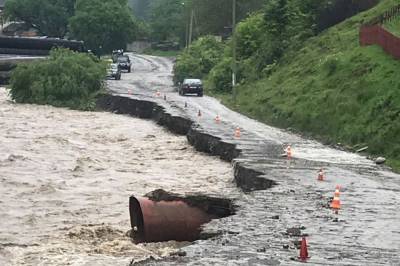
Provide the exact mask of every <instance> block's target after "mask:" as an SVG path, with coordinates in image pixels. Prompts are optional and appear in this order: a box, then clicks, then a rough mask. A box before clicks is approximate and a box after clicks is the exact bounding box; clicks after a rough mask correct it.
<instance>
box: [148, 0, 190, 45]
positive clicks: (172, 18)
mask: <svg viewBox="0 0 400 266" xmlns="http://www.w3.org/2000/svg"><path fill="white" fill-rule="evenodd" d="M149 22H150V26H151V29H152V38H153V40H155V41H166V40H172V41H179V40H180V39H181V40H184V34H185V22H184V5H183V4H182V1H181V0H154V1H153V2H152V3H151V4H150V21H149Z"/></svg>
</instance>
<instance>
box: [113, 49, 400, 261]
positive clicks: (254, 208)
mask: <svg viewBox="0 0 400 266" xmlns="http://www.w3.org/2000/svg"><path fill="white" fill-rule="evenodd" d="M131 60H132V62H133V72H132V73H130V74H128V73H124V74H123V75H122V80H120V81H110V82H109V88H110V91H111V93H113V94H117V95H123V96H125V97H132V98H138V99H147V100H151V101H155V102H158V103H159V104H160V105H162V106H165V107H166V108H168V109H169V110H170V112H172V113H174V114H176V115H179V116H185V117H189V118H191V119H192V120H193V121H197V123H198V126H199V127H200V128H202V129H203V130H204V131H205V132H208V133H210V134H212V135H215V136H218V137H220V138H222V139H223V140H224V141H226V142H231V143H235V144H237V145H238V147H240V148H241V149H242V154H241V155H240V157H239V158H237V159H235V160H234V162H233V163H235V162H241V163H244V164H246V165H247V166H249V167H250V168H254V169H256V170H258V171H262V172H263V173H264V174H265V175H264V177H265V178H266V179H269V180H273V181H275V182H276V183H277V185H276V186H274V187H272V188H270V189H268V190H261V191H254V192H251V193H243V194H242V195H240V196H237V197H236V202H237V204H238V205H239V206H240V208H239V210H238V213H237V214H236V215H234V216H231V217H227V218H224V219H221V220H215V221H212V222H211V223H210V224H208V225H207V226H206V227H205V230H206V231H209V232H218V233H220V235H219V236H218V237H217V238H214V239H209V240H202V241H196V242H195V243H194V244H193V245H191V246H189V247H187V248H185V251H186V252H187V256H186V257H183V258H181V259H179V260H172V261H165V262H164V263H165V264H177V265H181V264H182V263H184V264H187V265H210V264H219V265H222V264H224V265H278V264H281V265H287V264H297V263H300V262H296V261H295V260H294V259H296V258H297V256H298V254H299V251H298V249H296V247H295V244H296V241H298V240H299V239H300V237H299V234H297V233H293V232H289V233H288V232H287V230H288V229H290V228H300V229H301V230H300V231H301V234H306V235H308V238H307V240H308V244H309V254H310V259H309V261H308V262H309V264H312V265H400V213H399V211H398V208H399V206H400V193H399V192H400V176H399V175H398V174H394V173H393V172H391V171H389V170H388V169H387V168H385V167H378V166H376V165H375V164H374V163H373V162H372V161H370V160H367V159H366V158H365V157H362V156H359V155H357V154H353V153H349V152H345V151H341V150H337V149H333V148H331V147H328V146H324V145H322V144H320V143H318V142H316V141H313V140H309V139H305V138H303V137H301V136H299V135H295V134H292V133H289V132H286V131H283V130H280V129H277V128H274V127H270V126H267V125H265V124H262V123H259V122H257V121H254V120H252V119H250V118H247V117H245V116H243V115H240V114H238V113H236V112H234V111H232V110H230V109H228V108H226V107H225V106H223V105H222V104H221V103H220V102H219V101H218V100H216V99H214V98H211V97H207V96H204V97H194V96H186V97H183V96H179V95H178V93H177V92H176V90H175V88H174V87H173V84H172V68H173V62H172V60H170V59H167V58H159V57H152V56H145V55H133V54H132V55H131ZM157 91H159V92H160V94H161V95H159V96H158V95H157ZM164 96H165V97H166V100H164ZM185 103H186V104H187V107H186V108H185ZM199 110H200V112H201V113H202V116H201V117H200V118H199V117H198V112H199ZM216 115H219V116H220V117H221V119H222V123H221V124H216V123H215V122H214V118H215V117H216ZM236 127H240V128H241V133H242V136H241V138H240V139H237V138H235V137H234V130H235V128H236ZM287 144H291V146H292V151H293V160H291V161H290V162H288V160H286V159H285V158H282V157H280V156H279V155H280V154H281V153H283V149H284V147H285V146H286V145H287ZM199 167H201V166H199ZM320 167H323V168H324V169H325V171H326V181H324V182H319V181H317V180H316V179H317V171H318V169H319V168H320ZM336 185H340V186H341V195H340V199H341V202H342V209H341V210H340V213H339V215H335V214H333V212H332V210H331V209H329V207H327V206H328V202H329V201H330V198H331V197H333V193H334V191H335V186H336ZM295 231H296V230H295ZM158 263H159V262H158Z"/></svg>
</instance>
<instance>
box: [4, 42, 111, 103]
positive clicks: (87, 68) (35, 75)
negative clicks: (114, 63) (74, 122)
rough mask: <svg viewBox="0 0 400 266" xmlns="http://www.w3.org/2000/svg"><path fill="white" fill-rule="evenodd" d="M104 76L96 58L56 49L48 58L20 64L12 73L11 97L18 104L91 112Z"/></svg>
mask: <svg viewBox="0 0 400 266" xmlns="http://www.w3.org/2000/svg"><path fill="white" fill-rule="evenodd" d="M105 75H106V64H105V63H102V62H99V60H98V59H97V58H96V57H94V56H92V55H90V54H85V53H76V52H72V51H70V50H68V49H55V50H52V51H51V53H50V56H49V58H47V59H43V60H41V61H39V62H36V63H35V64H32V63H27V64H20V65H18V66H17V68H16V69H15V70H13V72H12V75H11V81H10V94H11V98H12V99H13V100H15V101H16V102H18V103H36V104H51V105H54V106H63V107H71V108H74V109H84V110H87V109H93V108H94V107H95V98H96V96H97V94H98V93H100V92H101V91H102V89H103V85H104V83H103V80H104V78H105Z"/></svg>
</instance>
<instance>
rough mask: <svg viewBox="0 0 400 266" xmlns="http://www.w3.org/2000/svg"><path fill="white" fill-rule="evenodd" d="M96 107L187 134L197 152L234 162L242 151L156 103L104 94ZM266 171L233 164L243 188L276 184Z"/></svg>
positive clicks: (239, 185)
mask: <svg viewBox="0 0 400 266" xmlns="http://www.w3.org/2000/svg"><path fill="white" fill-rule="evenodd" d="M97 107H98V108H99V109H102V110H106V111H111V112H115V113H118V114H129V115H131V116H137V117H139V118H145V119H152V120H154V121H156V122H157V124H159V125H162V126H164V127H166V128H167V129H168V130H170V131H172V132H174V133H176V134H181V135H186V136H187V139H188V141H189V143H190V144H191V145H193V147H195V149H196V150H197V151H201V152H206V153H209V154H211V155H214V156H219V157H220V158H221V159H222V160H225V161H228V162H231V161H233V159H235V158H238V157H239V155H240V153H241V150H240V149H238V148H237V147H236V145H235V144H232V143H227V142H224V141H223V140H221V139H220V138H218V137H215V136H213V135H211V134H208V133H206V132H204V131H202V129H201V128H200V127H199V126H198V125H197V124H196V123H194V122H193V121H192V120H190V119H189V118H185V117H180V116H174V115H171V114H170V113H169V112H168V111H167V110H166V109H165V108H164V107H162V106H160V105H158V104H157V103H156V102H152V101H148V100H140V99H132V98H128V97H122V96H115V95H105V96H103V97H101V98H100V99H99V100H98V101H97ZM261 175H263V173H261V172H259V171H256V170H254V169H251V168H247V167H246V166H245V165H243V164H241V163H240V162H236V163H235V164H234V179H235V182H236V184H237V186H238V187H240V188H242V189H243V190H244V191H254V190H264V189H267V188H270V187H272V186H273V185H275V182H274V181H272V180H268V179H266V178H264V177H261Z"/></svg>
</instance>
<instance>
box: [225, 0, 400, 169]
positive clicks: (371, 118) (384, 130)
mask: <svg viewBox="0 0 400 266" xmlns="http://www.w3.org/2000/svg"><path fill="white" fill-rule="evenodd" d="M396 4H398V1H397V0H383V1H382V2H381V3H380V4H378V5H377V6H376V7H375V8H373V9H371V10H369V11H366V12H363V13H361V14H358V15H356V16H354V17H352V18H350V19H348V20H346V21H344V22H343V23H341V24H338V25H337V26H335V27H332V28H330V29H328V30H326V31H325V32H323V33H321V34H320V35H319V36H317V37H314V38H311V39H309V40H308V41H307V42H306V43H305V45H304V47H303V48H302V49H301V50H298V51H293V50H292V51H289V52H288V53H286V55H285V57H284V58H283V60H282V61H281V62H280V64H279V65H278V66H277V67H276V68H275V71H274V73H273V74H272V75H271V76H269V77H268V78H266V79H263V80H260V81H257V82H255V83H250V84H244V85H240V86H239V87H238V98H237V104H236V106H235V107H234V108H235V109H237V110H239V111H241V112H243V113H246V114H248V115H249V116H251V117H254V118H256V119H258V120H260V121H263V122H267V123H270V124H274V125H276V126H280V127H291V128H295V129H297V130H300V131H302V132H306V133H310V134H311V135H313V136H314V137H317V138H319V139H321V140H325V141H328V142H331V143H336V142H341V143H344V144H347V145H351V146H353V145H356V144H359V145H361V144H362V145H368V146H369V152H371V153H372V154H376V155H385V156H387V157H388V158H390V163H391V164H392V165H393V166H396V165H397V167H400V61H397V60H394V59H393V58H392V57H390V56H389V55H387V54H386V53H385V52H384V51H383V50H382V49H381V48H380V47H377V46H369V47H360V46H359V39H358V32H359V26H360V25H361V24H362V23H363V22H366V21H368V20H369V19H371V18H372V17H374V16H377V15H379V14H381V13H383V12H384V11H385V10H387V9H388V8H390V7H392V6H394V5H396ZM225 102H226V103H227V104H228V105H231V106H233V104H232V102H231V101H230V100H226V101H225Z"/></svg>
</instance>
